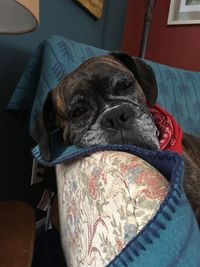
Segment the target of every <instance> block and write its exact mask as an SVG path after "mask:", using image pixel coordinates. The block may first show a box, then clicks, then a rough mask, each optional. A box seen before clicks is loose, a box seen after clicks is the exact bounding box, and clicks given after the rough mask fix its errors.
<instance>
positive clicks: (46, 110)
mask: <svg viewBox="0 0 200 267" xmlns="http://www.w3.org/2000/svg"><path fill="white" fill-rule="evenodd" d="M55 114H56V113H55V108H54V105H53V99H52V92H49V93H48V95H47V98H46V100H45V102H44V106H43V110H42V113H41V114H40V115H39V117H38V119H37V121H36V125H35V129H34V132H33V138H34V139H35V141H36V142H37V143H38V145H39V149H40V154H41V156H42V157H43V158H44V159H45V160H46V161H49V160H50V159H51V154H50V148H51V138H50V133H51V132H52V131H53V130H55V129H56V116H55Z"/></svg>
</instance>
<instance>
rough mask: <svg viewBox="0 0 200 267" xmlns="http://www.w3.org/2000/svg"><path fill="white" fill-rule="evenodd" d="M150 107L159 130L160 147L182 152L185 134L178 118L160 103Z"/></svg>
mask: <svg viewBox="0 0 200 267" xmlns="http://www.w3.org/2000/svg"><path fill="white" fill-rule="evenodd" d="M148 108H149V110H150V112H151V114H152V117H153V120H154V122H155V124H156V126H157V128H158V131H159V137H158V138H159V142H160V149H161V150H171V151H174V152H176V153H178V154H182V136H183V134H182V130H181V128H180V126H179V125H178V124H177V122H176V120H175V119H174V118H173V117H172V116H171V115H170V114H169V113H168V112H167V111H166V110H164V109H163V108H161V107H160V106H159V105H154V106H153V107H151V106H148Z"/></svg>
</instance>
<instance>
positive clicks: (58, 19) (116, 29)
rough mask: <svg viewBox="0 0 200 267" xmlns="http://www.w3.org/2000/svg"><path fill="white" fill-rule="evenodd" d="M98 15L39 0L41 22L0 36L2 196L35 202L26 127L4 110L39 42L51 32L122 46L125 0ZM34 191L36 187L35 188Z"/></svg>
mask: <svg viewBox="0 0 200 267" xmlns="http://www.w3.org/2000/svg"><path fill="white" fill-rule="evenodd" d="M104 2H105V6H104V13H103V17H102V19H101V20H97V21H96V20H94V19H93V18H92V17H91V16H90V15H88V14H87V13H86V12H85V11H84V10H83V9H81V8H80V7H79V6H78V5H77V4H76V3H75V2H74V1H72V0H41V1H40V14H41V16H40V18H41V19H40V27H39V28H38V29H37V30H36V31H34V32H33V33H29V34H25V35H19V36H17V35H12V36H11V35H0V122H1V131H0V148H1V153H0V164H1V166H0V170H1V175H0V200H2V199H9V200H11V199H22V200H27V201H29V202H33V199H34V191H35V190H34V189H35V187H30V186H29V183H30V175H31V164H32V158H31V155H30V152H29V138H28V137H27V135H26V131H25V130H24V129H23V127H22V126H20V124H19V123H18V122H17V121H16V119H15V118H14V117H13V116H12V115H10V114H9V113H7V112H6V111H5V109H4V107H5V105H6V103H7V102H8V100H9V98H10V96H11V95H12V92H13V90H14V88H15V86H16V84H17V82H18V80H19V78H20V76H21V74H22V72H23V70H24V68H25V66H26V64H27V62H28V60H29V58H30V56H31V53H32V52H33V51H34V49H35V48H36V47H37V45H38V44H39V43H40V42H41V41H43V40H44V39H47V38H48V37H50V36H51V35H54V34H56V35H63V36H64V37H66V38H68V39H73V40H76V41H79V42H83V43H86V44H90V45H93V46H96V47H101V48H105V49H108V50H117V49H119V48H120V46H121V36H122V31H123V24H124V18H125V14H126V6H127V0H117V1H116V0H109V1H108V0H105V1H104ZM36 191H37V190H36Z"/></svg>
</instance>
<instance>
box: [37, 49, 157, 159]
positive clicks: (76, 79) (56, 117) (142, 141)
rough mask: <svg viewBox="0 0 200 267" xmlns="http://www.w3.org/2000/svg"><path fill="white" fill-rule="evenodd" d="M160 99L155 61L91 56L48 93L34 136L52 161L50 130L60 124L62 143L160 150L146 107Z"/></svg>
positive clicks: (45, 156) (125, 55) (81, 145)
mask: <svg viewBox="0 0 200 267" xmlns="http://www.w3.org/2000/svg"><path fill="white" fill-rule="evenodd" d="M156 98H157V84H156V80H155V76H154V73H153V71H152V69H151V68H150V66H148V65H147V64H146V63H145V62H144V61H142V60H140V59H138V58H132V57H130V56H129V55H128V54H124V53H110V54H108V55H106V56H100V57H96V58H93V59H89V60H87V61H86V62H85V63H83V64H82V65H81V66H80V67H79V68H77V69H76V70H75V71H73V72H72V73H70V74H69V75H67V76H66V77H65V78H64V79H63V80H62V81H61V82H60V83H59V84H58V86H57V87H56V88H55V89H53V90H52V91H51V92H50V93H49V94H48V96H47V99H46V101H45V103H44V107H43V111H42V114H41V116H40V117H39V119H38V121H37V125H36V128H35V133H34V136H35V140H36V141H37V143H38V144H39V147H40V152H41V154H42V156H43V158H44V159H46V160H50V157H51V156H50V132H51V131H53V130H55V129H56V128H59V129H60V130H61V132H62V138H63V143H64V144H65V145H66V146H68V145H71V144H74V145H76V146H78V147H85V146H91V145H97V144H111V143H112V144H133V145H136V146H140V147H144V148H147V149H158V148H159V142H158V137H157V129H156V126H155V124H154V122H153V119H152V117H151V114H150V112H149V110H148V108H147V105H146V102H148V103H149V105H154V104H155V101H156Z"/></svg>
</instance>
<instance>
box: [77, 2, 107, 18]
mask: <svg viewBox="0 0 200 267" xmlns="http://www.w3.org/2000/svg"><path fill="white" fill-rule="evenodd" d="M74 1H75V2H76V3H77V4H79V5H80V6H81V7H83V9H85V11H87V12H88V13H89V14H90V15H91V16H92V17H93V18H95V19H100V18H101V16H102V13H103V4H104V0H74Z"/></svg>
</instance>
